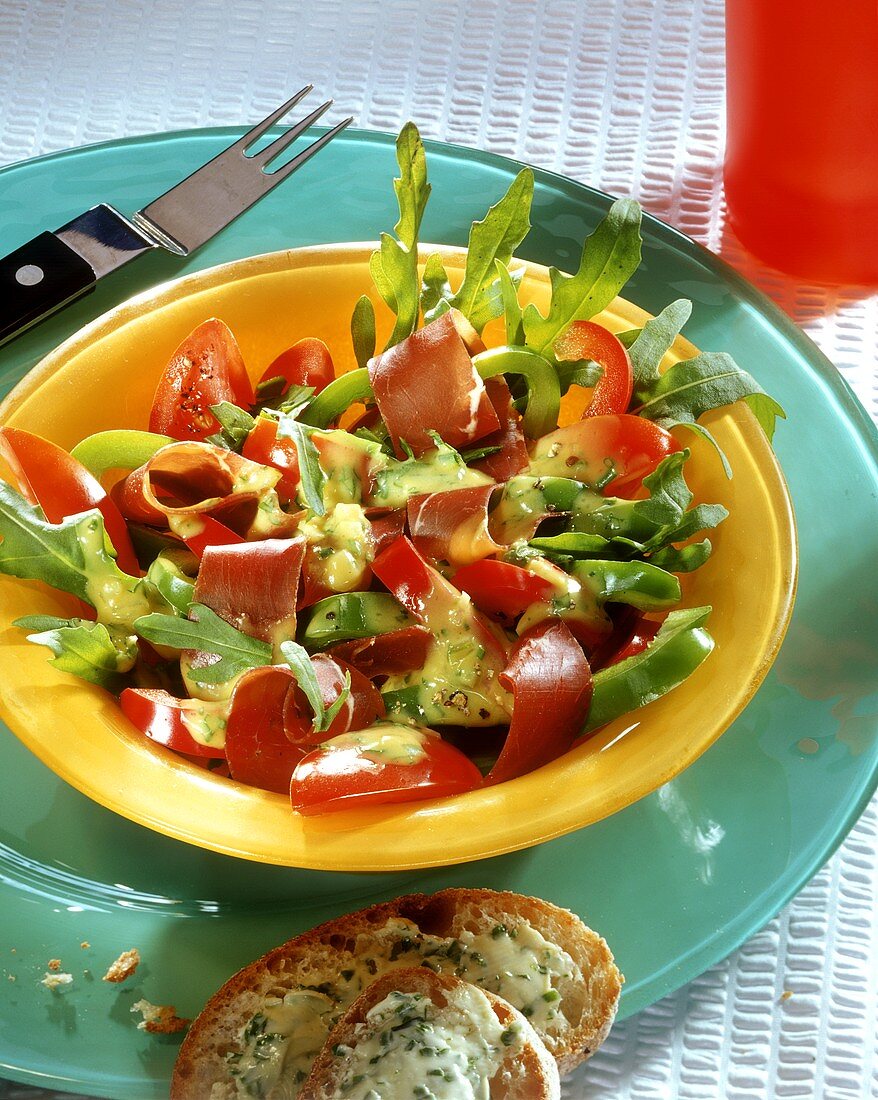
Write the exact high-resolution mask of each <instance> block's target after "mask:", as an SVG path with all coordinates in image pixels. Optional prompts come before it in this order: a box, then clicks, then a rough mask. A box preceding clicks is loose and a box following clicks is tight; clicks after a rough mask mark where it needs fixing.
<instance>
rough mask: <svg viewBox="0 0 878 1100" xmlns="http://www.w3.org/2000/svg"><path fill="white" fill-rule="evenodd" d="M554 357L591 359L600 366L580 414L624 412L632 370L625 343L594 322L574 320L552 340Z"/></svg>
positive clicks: (628, 399)
mask: <svg viewBox="0 0 878 1100" xmlns="http://www.w3.org/2000/svg"><path fill="white" fill-rule="evenodd" d="M553 350H554V352H555V356H556V358H558V359H560V360H562V361H571V360H576V359H590V360H591V361H592V362H593V363H597V364H598V365H599V366H600V367H602V368H603V374H602V375H601V377H600V378H599V379H598V382H597V385H596V386H595V388H594V390H593V391H592V395H591V402H590V403H589V405H587V406H586V408H585V409H584V411H583V413H582V415H583V416H607V415H608V414H611V413H623V412H625V410H626V409H627V408H628V405H629V404H630V403H631V392H632V390H633V389H634V371H633V369H632V367H631V359H630V358H629V356H628V352H627V350H626V348H625V345H624V344H623V343H622V341H621V340H619V338H618V337H616V336H614V335H613V334H612V332H608V331H607V329H605V328H604V327H603V326H602V325H598V324H595V322H594V321H574V322H573V324H572V325H570V327H569V328H568V329H567V330H566V331H565V332H564V333H562V335H561V336H560V337H559V338H558V339H557V340H556V341H555V346H554V349H553Z"/></svg>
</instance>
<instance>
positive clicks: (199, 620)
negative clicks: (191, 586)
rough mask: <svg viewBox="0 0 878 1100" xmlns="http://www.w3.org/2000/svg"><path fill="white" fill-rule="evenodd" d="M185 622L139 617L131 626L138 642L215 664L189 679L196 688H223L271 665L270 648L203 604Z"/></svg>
mask: <svg viewBox="0 0 878 1100" xmlns="http://www.w3.org/2000/svg"><path fill="white" fill-rule="evenodd" d="M189 616H190V617H189V618H188V619H181V618H179V617H178V616H176V615H159V614H156V613H153V614H150V615H143V616H141V618H139V619H137V620H136V622H135V623H134V629H135V630H136V632H137V633H138V634H139V635H140V637H141V638H145V639H146V640H147V641H148V642H153V643H155V644H156V645H163V646H167V647H169V648H170V649H193V650H196V651H198V652H200V653H210V654H213V655H214V656H216V657H218V658H219V660H217V661H215V662H214V663H213V664H210V665H206V666H205V667H204V668H199V669H197V671H196V670H192V671H191V672H190V675H191V676H192V678H193V679H195V680H197V682H198V683H200V684H224V683H226V682H227V681H229V680H231V679H233V678H234V677H235V676H238V675H239V674H240V673H242V672H246V670H247V669H248V668H260V667H261V666H262V665H270V664H271V646H270V645H269V644H268V643H267V642H262V641H260V640H259V639H258V638H251V637H250V636H249V635H247V634H243V633H242V632H241V631H240V630H236V629H235V628H234V627H233V626H230V625H229V624H228V623H227V622H226V621H225V620H224V619H221V618H220V617H219V615H217V614H216V613H215V612H213V611H211V609H210V608H209V607H205V606H204V604H200V603H194V604H192V606H191V608H190V609H189Z"/></svg>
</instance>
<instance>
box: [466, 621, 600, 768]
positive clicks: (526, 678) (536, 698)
mask: <svg viewBox="0 0 878 1100" xmlns="http://www.w3.org/2000/svg"><path fill="white" fill-rule="evenodd" d="M500 680H501V682H502V683H503V685H504V687H506V688H508V689H509V690H510V691H511V692H512V693H513V695H514V696H515V703H514V706H513V708H512V724H511V725H510V727H509V733H508V734H507V735H506V741H505V743H504V745H503V749H502V751H501V753H500V756H499V757H498V759H497V763H496V764H495V765H494V767H493V768H492V769H491V772H490V774H489V775H488V777H487V780H486V782H488V783H504V782H505V781H506V780H507V779H515V778H516V776H519V775H525V774H526V773H527V772H532V771H533V770H534V769H535V768H540V767H542V766H543V764H548V763H549V761H550V760H554V759H555V758H556V757H558V756H561V755H562V754H563V753H565V752H566V751H567V750H568V749H569V748H570V746H571V745H572V744H573V742H574V741H575V740H576V738H577V736H578V735H579V731H580V730H581V729H582V726H583V724H584V722H585V719H586V716H587V715H588V709H589V707H590V706H591V696H592V691H593V683H592V677H591V669H590V668H589V666H588V661H587V660H586V659H585V654H584V653H583V652H582V647H581V646H580V644H579V642H577V641H576V639H575V638H574V637H573V635H572V634H571V633H570V630H569V628H568V627H567V624H566V623H564V622H562V621H561V620H560V619H547V620H546V621H545V622H542V623H540V624H539V625H538V626H535V627H534V628H533V630H529V631H528V632H527V633H526V634H525V635H523V636H522V637H521V638H520V639H519V641H518V644H517V645H516V647H515V649H514V650H513V651H512V656H511V658H510V660H509V664H508V665H507V666H506V668H505V670H504V671H503V672H502V673H501V674H500Z"/></svg>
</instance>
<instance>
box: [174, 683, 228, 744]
mask: <svg viewBox="0 0 878 1100" xmlns="http://www.w3.org/2000/svg"><path fill="white" fill-rule="evenodd" d="M202 686H203V685H202ZM223 686H225V685H223ZM230 694H231V691H230ZM228 709H229V708H228V705H227V703H225V702H223V701H218V702H205V701H203V700H201V699H183V700H181V702H180V717H181V718H182V719H183V725H184V726H185V727H186V729H187V730H188V731H189V732H190V733H191V734H192V738H193V740H195V741H197V742H198V743H199V744H200V745H210V746H211V747H212V748H216V749H222V748H225V744H226V720H227V718H228Z"/></svg>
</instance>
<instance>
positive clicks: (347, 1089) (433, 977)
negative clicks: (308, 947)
mask: <svg viewBox="0 0 878 1100" xmlns="http://www.w3.org/2000/svg"><path fill="white" fill-rule="evenodd" d="M406 994H414V995H415V997H418V998H424V1000H423V1001H413V1000H412V999H411V998H408V999H406V998H405V995H406ZM400 995H403V996H402V997H401V996H400ZM398 1005H401V1006H402V1007H403V1010H404V1013H405V1009H406V1008H408V1007H409V1006H411V1005H417V1006H418V1007H417V1008H416V1010H415V1012H413V1013H411V1014H410V1015H408V1017H407V1016H406V1015H405V1014H403V1015H402V1016H400V1014H399V1009H398V1007H397V1006H398ZM373 1010H374V1011H373ZM492 1015H493V1017H494V1019H493V1020H492V1019H491V1016H492ZM407 1018H408V1019H410V1020H411V1021H412V1022H411V1023H410V1024H409V1025H408V1026H405V1024H404V1023H403V1024H400V1019H402V1020H403V1021H405V1020H406V1019H407ZM421 1021H424V1022H421ZM394 1025H395V1027H396V1028H398V1029H399V1030H395V1028H394ZM427 1028H430V1030H427ZM413 1036H414V1037H415V1039H414V1041H413V1039H412V1037H413ZM376 1038H377V1039H378V1040H379V1041H378V1043H375V1039H376ZM382 1039H386V1040H387V1042H386V1045H382V1043H381V1040H382ZM370 1040H372V1042H371V1043H370V1042H369V1041H370ZM418 1040H420V1041H418ZM376 1047H377V1050H378V1051H379V1054H378V1061H377V1063H376V1064H371V1063H372V1058H373V1057H374V1056H375V1053H376ZM409 1047H411V1049H408V1048H409ZM443 1047H450V1048H451V1049H452V1051H453V1050H454V1049H455V1047H457V1049H458V1050H459V1051H460V1053H459V1055H458V1057H457V1058H455V1057H454V1056H453V1055H451V1057H449V1055H447V1054H446V1055H445V1056H444V1058H443V1056H442V1054H441V1050H442V1048H443ZM437 1048H438V1051H439V1052H440V1053H438V1056H435V1055H433V1053H432V1052H433V1050H437ZM422 1051H424V1052H426V1053H428V1054H429V1055H430V1057H426V1058H424V1057H421V1056H420V1055H421V1053H422ZM472 1051H475V1052H476V1057H475V1059H474V1063H471V1065H472V1064H474V1065H475V1067H476V1068H475V1070H474V1071H473V1070H472V1069H471V1070H470V1072H471V1073H473V1077H472V1078H470V1079H469V1083H470V1085H471V1086H472V1095H473V1096H480V1095H482V1093H481V1089H482V1088H484V1083H483V1082H486V1083H487V1084H488V1089H489V1095H490V1097H491V1100H560V1096H561V1084H560V1081H559V1078H558V1067H557V1066H556V1065H555V1061H554V1059H553V1058H552V1056H551V1054H549V1052H548V1051H547V1050H546V1047H545V1046H544V1044H543V1042H542V1041H541V1039H540V1038H539V1036H538V1035H537V1033H536V1032H535V1031H534V1029H533V1028H532V1027H531V1026H530V1024H529V1023H528V1022H527V1020H526V1019H525V1017H524V1016H522V1014H521V1013H520V1012H519V1011H518V1010H517V1009H515V1008H513V1007H512V1006H511V1005H509V1004H507V1003H506V1001H503V1000H501V999H500V998H499V997H496V996H495V995H494V994H493V993H488V992H487V991H485V990H481V989H479V988H478V987H477V986H473V985H470V984H469V982H464V981H461V980H460V979H459V978H452V977H449V976H448V975H445V974H436V973H434V972H433V971H432V970H427V969H426V968H425V967H413V968H410V969H408V970H396V971H393V972H392V973H390V974H385V975H384V977H383V978H378V979H377V980H376V981H375V982H373V983H372V985H370V986H369V988H368V989H367V990H366V992H365V993H363V994H362V995H361V996H359V997H358V998H357V999H356V1001H354V1003H353V1004H352V1005H351V1007H350V1008H349V1009H348V1010H347V1012H346V1013H345V1014H344V1016H342V1018H341V1019H340V1020H339V1022H338V1023H337V1024H336V1026H335V1027H334V1028H333V1029H332V1033H331V1034H330V1036H329V1038H328V1040H327V1042H326V1045H325V1046H324V1048H323V1050H322V1051H321V1053H320V1055H319V1056H318V1058H317V1061H316V1062H315V1063H314V1067H313V1069H312V1070H311V1075H310V1077H309V1078H308V1080H307V1081H306V1082H305V1084H304V1085H303V1086H302V1090H301V1092H300V1093H299V1100H337V1097H339V1096H351V1095H353V1096H354V1097H357V1096H359V1095H360V1094H361V1093H362V1094H364V1095H365V1094H367V1093H368V1090H369V1089H370V1088H371V1087H373V1086H374V1089H375V1092H376V1094H377V1095H379V1096H380V1097H381V1100H410V1098H411V1096H412V1093H413V1089H412V1083H413V1082H415V1083H416V1084H423V1085H425V1086H426V1087H428V1088H430V1094H433V1093H434V1089H435V1090H436V1092H437V1093H438V1094H439V1095H442V1096H458V1095H463V1091H464V1090H466V1083H465V1081H464V1079H463V1077H462V1075H461V1076H460V1077H459V1078H458V1076H457V1075H458V1074H460V1073H461V1071H460V1065H461V1063H462V1064H463V1065H464V1067H465V1066H466V1064H467V1054H468V1053H470V1052H472ZM430 1069H432V1070H433V1071H434V1074H435V1073H438V1072H443V1071H444V1072H446V1073H449V1075H450V1076H451V1078H452V1079H450V1080H442V1081H440V1082H437V1078H436V1076H432V1077H431V1076H429V1075H428V1072H429V1070H430ZM475 1074H478V1075H479V1076H478V1077H475ZM361 1075H362V1076H363V1077H365V1080H362V1081H360V1082H358V1083H357V1084H356V1085H353V1084H352V1083H353V1082H354V1081H356V1080H357V1078H358V1077H360V1076H361ZM449 1085H451V1086H452V1087H451V1088H450V1089H449ZM431 1086H432V1087H431ZM458 1090H460V1091H458ZM415 1095H417V1093H415Z"/></svg>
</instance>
